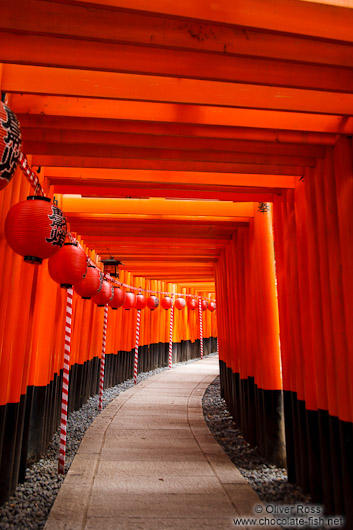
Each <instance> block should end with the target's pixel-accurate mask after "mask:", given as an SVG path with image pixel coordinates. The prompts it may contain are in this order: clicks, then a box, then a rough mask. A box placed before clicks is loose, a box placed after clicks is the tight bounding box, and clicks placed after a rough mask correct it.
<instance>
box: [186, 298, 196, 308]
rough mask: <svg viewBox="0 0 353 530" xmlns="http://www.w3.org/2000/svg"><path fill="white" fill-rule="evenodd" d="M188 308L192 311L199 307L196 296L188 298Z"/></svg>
mask: <svg viewBox="0 0 353 530" xmlns="http://www.w3.org/2000/svg"><path fill="white" fill-rule="evenodd" d="M188 308H189V309H191V310H192V311H193V310H194V309H196V308H197V300H196V299H195V298H189V299H188Z"/></svg>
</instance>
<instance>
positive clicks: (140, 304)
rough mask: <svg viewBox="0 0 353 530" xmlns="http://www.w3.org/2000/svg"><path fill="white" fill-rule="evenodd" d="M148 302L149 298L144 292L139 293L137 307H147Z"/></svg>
mask: <svg viewBox="0 0 353 530" xmlns="http://www.w3.org/2000/svg"><path fill="white" fill-rule="evenodd" d="M146 304H147V300H146V297H145V296H144V295H143V294H142V293H138V294H137V295H136V306H135V307H136V309H139V310H141V309H145V307H146Z"/></svg>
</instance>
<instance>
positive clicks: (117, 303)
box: [108, 287, 125, 309]
mask: <svg viewBox="0 0 353 530" xmlns="http://www.w3.org/2000/svg"><path fill="white" fill-rule="evenodd" d="M112 289H113V296H112V297H111V300H109V302H108V305H109V307H111V308H112V309H119V307H121V306H122V305H123V304H124V302H125V292H124V291H123V290H122V289H120V287H112Z"/></svg>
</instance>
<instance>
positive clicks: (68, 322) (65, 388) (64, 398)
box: [58, 288, 73, 474]
mask: <svg viewBox="0 0 353 530" xmlns="http://www.w3.org/2000/svg"><path fill="white" fill-rule="evenodd" d="M72 295H73V289H72V288H69V289H67V290H66V318H65V349H64V368H63V385H62V395H61V421H60V453H59V466H58V473H60V474H64V473H65V455H66V428H67V405H68V401H69V373H70V352H71V329H72Z"/></svg>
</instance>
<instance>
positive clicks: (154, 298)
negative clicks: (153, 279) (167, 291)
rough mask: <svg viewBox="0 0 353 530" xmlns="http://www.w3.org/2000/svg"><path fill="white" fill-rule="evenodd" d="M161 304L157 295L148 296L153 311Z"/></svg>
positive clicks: (148, 305) (148, 303)
mask: <svg viewBox="0 0 353 530" xmlns="http://www.w3.org/2000/svg"><path fill="white" fill-rule="evenodd" d="M158 306H159V299H158V298H157V296H153V295H152V296H149V297H148V298H147V307H149V308H150V309H151V310H152V311H153V310H154V309H156V308H157V307H158Z"/></svg>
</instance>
